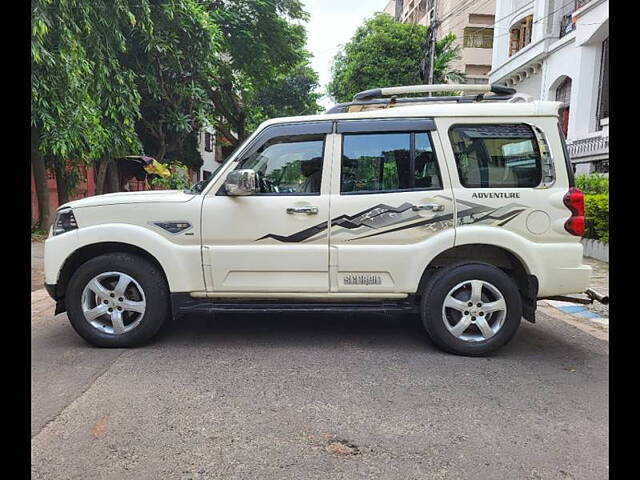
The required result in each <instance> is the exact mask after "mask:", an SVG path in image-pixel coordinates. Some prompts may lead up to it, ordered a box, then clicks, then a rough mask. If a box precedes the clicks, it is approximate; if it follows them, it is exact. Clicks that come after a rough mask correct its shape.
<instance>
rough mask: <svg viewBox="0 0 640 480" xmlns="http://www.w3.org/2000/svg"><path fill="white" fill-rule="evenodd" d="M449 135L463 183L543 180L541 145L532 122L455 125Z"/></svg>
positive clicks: (510, 184)
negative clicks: (529, 123)
mask: <svg viewBox="0 0 640 480" xmlns="http://www.w3.org/2000/svg"><path fill="white" fill-rule="evenodd" d="M449 137H450V139H451V145H452V147H453V152H454V154H455V159H456V166H457V168H458V175H459V178H460V183H461V184H462V186H463V187H467V188H492V187H494V188H526V187H537V186H538V185H540V183H541V182H542V160H541V154H540V148H539V145H538V141H537V140H536V135H535V133H534V131H533V130H532V128H531V127H530V126H529V125H524V124H501V125H477V124H475V125H454V126H453V127H451V129H450V130H449Z"/></svg>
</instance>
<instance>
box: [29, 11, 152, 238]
mask: <svg viewBox="0 0 640 480" xmlns="http://www.w3.org/2000/svg"><path fill="white" fill-rule="evenodd" d="M148 13H149V10H148V3H147V1H146V0H112V1H109V2H107V1H105V0H102V1H100V0H96V1H93V2H84V1H81V0H64V1H63V0H59V1H53V0H33V1H32V29H31V59H32V75H31V165H32V169H33V173H34V178H35V181H36V193H37V196H38V207H39V212H40V224H41V226H42V227H43V228H47V226H48V225H49V220H50V212H49V198H48V189H47V179H46V168H47V166H49V167H54V168H55V169H56V172H58V177H59V178H58V181H59V182H60V181H62V180H63V177H64V176H65V175H66V172H67V170H68V169H69V168H70V169H71V170H73V168H77V165H78V164H79V163H81V162H88V161H91V160H95V159H100V158H101V157H104V156H108V155H113V154H122V153H125V152H130V151H131V150H132V149H133V150H136V149H138V139H137V135H136V132H135V128H134V127H135V120H136V118H137V117H138V115H139V110H138V105H139V95H138V92H137V90H136V86H135V83H134V76H133V73H132V72H131V71H127V70H126V69H123V68H122V66H121V64H120V55H121V54H122V53H123V52H124V51H125V49H126V42H125V34H124V33H123V32H128V31H130V29H131V28H132V27H133V26H134V25H137V26H138V27H139V28H141V27H143V25H144V24H145V22H146V20H147V17H148ZM71 159H74V160H71ZM71 178H73V176H71ZM75 178H77V175H76V177H75ZM59 186H60V187H61V188H60V194H61V195H60V196H61V201H65V198H64V197H65V193H67V192H68V191H70V190H71V188H69V185H60V183H59Z"/></svg>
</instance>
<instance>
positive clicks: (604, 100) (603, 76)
mask: <svg viewBox="0 0 640 480" xmlns="http://www.w3.org/2000/svg"><path fill="white" fill-rule="evenodd" d="M598 95H599V97H600V98H599V100H598V125H597V128H598V129H601V128H602V126H601V125H600V120H602V119H603V118H608V117H609V39H608V38H607V39H606V40H605V41H604V42H602V61H601V62H600V91H599V93H598Z"/></svg>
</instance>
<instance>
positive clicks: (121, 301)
mask: <svg viewBox="0 0 640 480" xmlns="http://www.w3.org/2000/svg"><path fill="white" fill-rule="evenodd" d="M65 305H66V307H67V314H68V317H69V321H70V322H71V325H72V326H73V328H74V329H75V331H76V332H78V334H79V335H80V336H81V337H82V338H84V339H85V340H86V341H87V342H89V343H90V344H92V345H95V346H98V347H133V346H137V345H141V344H143V343H145V342H148V341H149V340H150V339H151V338H153V336H155V334H156V333H157V332H158V330H160V327H161V326H162V325H163V323H164V322H165V320H166V319H167V318H168V317H169V315H170V302H169V290H168V287H167V283H166V280H165V278H164V276H163V274H162V272H161V271H160V270H159V269H158V268H157V267H156V266H155V265H154V264H153V263H151V262H149V261H148V260H146V259H144V258H142V257H140V256H137V255H133V254H130V253H108V254H105V255H101V256H99V257H96V258H94V259H91V260H89V261H87V262H86V263H84V264H83V265H81V266H80V267H79V268H78V270H76V272H75V273H74V275H73V276H72V278H71V280H70V281H69V285H68V287H67V291H66V295H65Z"/></svg>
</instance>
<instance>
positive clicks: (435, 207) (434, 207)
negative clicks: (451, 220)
mask: <svg viewBox="0 0 640 480" xmlns="http://www.w3.org/2000/svg"><path fill="white" fill-rule="evenodd" d="M411 210H414V211H418V210H431V211H432V212H441V211H442V210H444V205H442V204H441V203H423V204H422V205H414V206H413V207H411Z"/></svg>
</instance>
